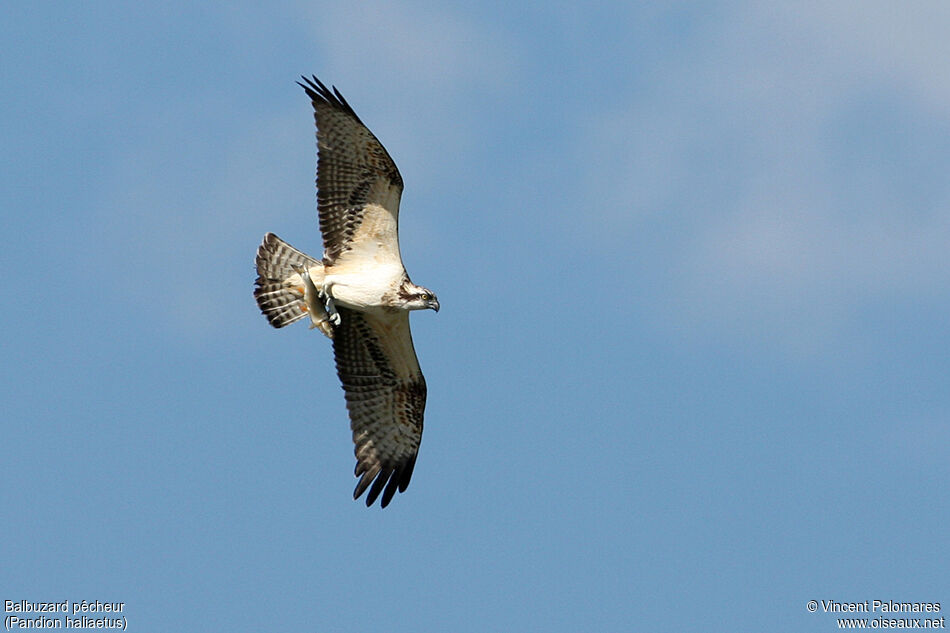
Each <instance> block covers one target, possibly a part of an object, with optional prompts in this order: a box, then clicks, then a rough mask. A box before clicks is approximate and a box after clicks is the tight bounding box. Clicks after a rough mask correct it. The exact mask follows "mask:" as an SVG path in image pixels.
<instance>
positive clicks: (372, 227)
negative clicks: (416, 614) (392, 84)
mask: <svg viewBox="0 0 950 633" xmlns="http://www.w3.org/2000/svg"><path fill="white" fill-rule="evenodd" d="M301 79H303V81H304V83H300V82H299V81H298V82H297V83H298V84H299V85H300V87H301V88H303V89H304V90H305V91H306V93H307V96H308V97H310V101H311V103H312V104H313V116H314V120H315V121H316V124H317V148H318V158H317V207H318V211H319V217H320V231H321V233H323V258H322V259H320V260H317V259H314V258H313V257H310V256H308V255H305V254H304V253H302V252H300V251H298V250H297V249H295V248H294V247H292V246H290V245H289V244H287V243H286V242H284V241H283V240H281V239H280V238H279V237H277V236H276V235H274V234H273V233H268V234H267V235H265V236H264V242H263V243H262V244H261V246H260V247H259V248H258V249H257V281H256V288H255V290H254V298H255V299H256V300H257V305H258V306H259V307H260V309H261V312H263V314H264V316H265V317H267V320H268V321H269V322H270V324H271V325H273V326H274V327H275V328H281V327H284V326H285V325H289V324H291V323H294V322H296V321H299V320H300V319H304V318H307V317H309V319H310V327H311V328H317V329H319V330H320V331H321V332H322V333H323V334H325V335H326V336H327V337H329V338H330V339H332V340H333V355H334V357H335V359H336V370H337V375H338V376H339V377H340V382H341V383H343V391H344V393H345V396H346V408H347V410H348V411H349V416H350V428H351V429H352V430H353V443H354V444H355V451H354V452H355V453H356V473H355V474H356V476H357V477H359V482H357V484H356V490H354V492H353V498H354V499H358V498H359V497H360V495H362V494H363V493H364V492H365V491H366V490H367V489H369V494H367V495H366V505H367V506H370V505H372V504H373V502H374V501H376V499H377V497H379V495H380V494H382V501H381V502H380V504H381V506H382V507H384V508H385V507H386V506H387V505H388V504H389V502H390V501H391V500H392V498H393V495H394V494H395V493H396V490H399V492H404V491H405V490H406V487H407V486H408V485H409V479H410V478H411V477H412V469H413V466H414V465H415V463H416V455H417V454H418V452H419V442H420V441H421V440H422V415H423V411H424V410H425V404H426V381H425V378H423V376H422V371H421V370H420V369H419V361H418V359H417V358H416V352H415V349H414V348H413V346H412V335H411V333H410V331H409V312H410V310H423V309H427V308H431V309H433V310H435V311H436V312H438V310H439V300H438V299H436V297H435V295H434V294H433V293H432V291H431V290H428V289H426V288H423V287H422V286H417V285H416V284H414V283H412V282H411V281H410V280H409V275H407V274H406V269H405V267H404V266H403V263H402V258H401V257H400V255H399V233H398V228H399V198H400V196H401V195H402V177H401V176H400V175H399V170H398V169H397V168H396V164H395V163H394V162H393V160H392V158H390V156H389V153H388V152H387V151H386V149H385V148H384V147H383V146H382V144H380V142H379V141H378V140H377V139H376V137H375V136H374V135H373V133H372V132H370V131H369V129H368V128H367V127H366V126H365V125H363V122H362V121H360V119H359V117H358V116H356V113H355V112H354V111H353V108H351V107H350V105H349V104H348V103H347V102H346V99H344V98H343V95H342V94H340V92H339V90H337V89H336V87H334V88H333V91H332V92H331V91H330V90H329V89H328V88H327V87H326V86H325V85H324V84H323V83H322V82H321V81H320V80H319V79H317V78H316V77H315V76H314V77H313V80H312V81H311V80H310V79H307V78H306V77H301Z"/></svg>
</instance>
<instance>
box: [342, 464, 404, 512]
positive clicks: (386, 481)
mask: <svg viewBox="0 0 950 633" xmlns="http://www.w3.org/2000/svg"><path fill="white" fill-rule="evenodd" d="M415 465H416V455H413V456H412V457H411V458H409V459H407V460H406V461H405V462H403V463H401V464H399V465H398V466H390V467H387V468H380V467H379V466H377V467H375V468H366V467H365V465H363V464H359V463H358V464H357V465H356V476H357V477H360V475H362V476H361V477H360V480H359V481H358V482H357V484H356V488H355V489H354V490H353V500H354V501H356V500H357V499H359V498H360V496H362V494H363V493H364V492H366V491H367V489H369V492H368V493H367V494H366V507H367V508H369V507H370V506H372V505H373V503H375V502H376V499H379V500H380V501H379V507H380V508H385V507H386V506H388V505H389V502H390V501H392V500H393V497H394V496H396V492H397V491H398V492H400V493H402V492H405V491H406V488H408V487H409V480H410V479H411V478H412V471H413V468H414V467H415ZM361 466H363V467H362V468H361ZM370 484H372V486H371V485H370ZM380 494H382V497H380Z"/></svg>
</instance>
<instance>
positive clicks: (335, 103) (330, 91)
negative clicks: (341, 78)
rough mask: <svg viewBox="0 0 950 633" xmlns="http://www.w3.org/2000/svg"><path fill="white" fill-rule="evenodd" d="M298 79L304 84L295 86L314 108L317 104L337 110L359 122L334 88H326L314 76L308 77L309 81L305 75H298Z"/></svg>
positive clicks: (354, 113)
mask: <svg viewBox="0 0 950 633" xmlns="http://www.w3.org/2000/svg"><path fill="white" fill-rule="evenodd" d="M300 78H301V79H303V81H304V83H300V82H299V81H298V82H297V85H298V86H300V87H301V88H303V89H304V92H306V93H307V96H308V97H310V101H311V103H313V104H314V105H315V106H316V105H317V104H325V105H329V106H331V107H333V108H335V109H337V110H342V111H343V112H346V113H347V114H350V115H352V116H353V118H354V119H356V120H357V121H360V118H359V117H358V116H356V112H354V111H353V108H352V107H351V106H350V104H349V103H347V101H346V99H345V98H344V97H343V94H342V93H341V92H340V91H339V90H338V89H337V87H336V86H331V87H330V88H328V87H327V85H326V84H325V83H323V82H322V81H320V80H319V79H318V78H317V76H316V75H310V78H309V79H308V78H307V77H306V76H305V75H300ZM360 123H362V121H360Z"/></svg>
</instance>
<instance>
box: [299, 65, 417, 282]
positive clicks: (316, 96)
mask: <svg viewBox="0 0 950 633" xmlns="http://www.w3.org/2000/svg"><path fill="white" fill-rule="evenodd" d="M301 79H303V80H304V83H300V82H299V81H298V82H297V83H298V84H300V86H301V87H302V88H303V89H304V90H305V91H306V92H307V96H308V97H310V101H311V102H312V104H313V118H314V120H315V121H316V124H317V148H318V159H317V206H318V210H319V215H320V231H321V232H322V233H323V248H324V260H325V262H326V263H327V264H330V265H334V264H336V260H337V259H339V258H342V257H344V256H346V254H347V253H348V252H350V251H354V250H355V251H357V252H355V253H353V254H351V255H350V256H349V257H353V258H354V259H363V258H371V257H375V258H376V261H377V262H378V261H379V254H378V253H377V252H375V251H374V252H372V253H363V252H360V251H361V247H362V246H366V247H369V246H370V245H372V246H373V248H382V249H383V250H384V251H385V255H386V256H387V257H388V258H390V259H392V258H395V261H396V262H398V263H400V264H401V263H402V262H401V259H400V258H399V235H398V221H399V199H400V196H401V195H402V176H400V175H399V170H398V169H397V168H396V164H395V163H394V162H393V159H392V158H390V156H389V153H388V152H387V151H386V148H384V147H383V146H382V144H380V142H379V141H378V140H377V139H376V137H375V136H373V133H372V132H370V131H369V129H368V128H367V127H366V126H365V125H363V122H362V121H360V119H359V117H358V116H356V113H355V112H354V111H353V108H351V107H350V105H349V104H348V103H347V102H346V99H344V98H343V95H341V94H340V91H339V90H337V89H336V88H333V90H332V92H331V90H330V89H329V88H327V87H326V86H325V85H324V84H323V83H322V82H321V81H320V80H319V79H317V78H316V77H315V76H314V77H313V80H310V79H307V78H306V77H301Z"/></svg>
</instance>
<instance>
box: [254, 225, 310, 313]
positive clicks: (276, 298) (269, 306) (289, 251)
mask: <svg viewBox="0 0 950 633" xmlns="http://www.w3.org/2000/svg"><path fill="white" fill-rule="evenodd" d="M320 265H321V264H320V262H319V261H317V260H315V259H314V258H312V257H310V256H309V255H305V254H303V253H301V252H300V251H298V250H297V249H296V248H294V247H293V246H291V245H290V244H288V243H287V242H285V241H283V240H282V239H280V238H279V237H277V236H276V235H274V234H273V233H268V234H267V235H265V236H264V241H263V242H262V243H261V245H260V246H259V247H258V249H257V281H255V282H254V283H255V285H256V287H255V288H254V298H255V299H256V300H257V306H258V307H259V308H260V309H261V312H262V313H263V314H264V316H265V317H267V321H268V322H269V323H270V324H271V325H273V326H274V327H277V328H280V327H284V326H285V325H290V324H291V323H294V322H296V321H299V320H300V319H302V318H304V317H305V316H307V314H308V313H307V304H306V299H305V287H304V282H303V279H302V278H301V277H300V275H299V274H298V272H297V271H298V270H304V269H310V268H312V267H314V266H320Z"/></svg>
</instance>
